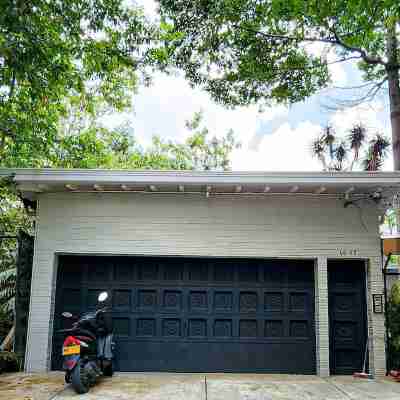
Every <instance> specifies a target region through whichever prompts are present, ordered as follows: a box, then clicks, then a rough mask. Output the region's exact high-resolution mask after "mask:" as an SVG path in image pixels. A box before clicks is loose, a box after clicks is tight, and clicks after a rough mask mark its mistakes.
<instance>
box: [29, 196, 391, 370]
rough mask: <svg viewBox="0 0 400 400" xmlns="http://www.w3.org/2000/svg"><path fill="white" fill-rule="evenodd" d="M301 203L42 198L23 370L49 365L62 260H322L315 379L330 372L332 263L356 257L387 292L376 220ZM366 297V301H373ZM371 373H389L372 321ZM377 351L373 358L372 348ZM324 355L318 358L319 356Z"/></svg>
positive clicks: (374, 285) (369, 213)
mask: <svg viewBox="0 0 400 400" xmlns="http://www.w3.org/2000/svg"><path fill="white" fill-rule="evenodd" d="M362 219H363V221H364V224H365V225H366V227H367V228H368V231H366V230H365V228H364V227H363V223H362V221H361V218H360V212H359V210H358V209H356V208H354V207H347V208H343V203H342V202H341V201H339V200H336V199H328V198H323V199H322V198H319V197H303V196H286V197H276V196H265V197H264V196H259V197H254V196H249V197H245V196H235V197H234V196H232V197H230V196H221V197H210V198H209V199H206V198H205V196H194V195H186V194H179V195H161V194H151V195H149V194H147V195H145V194H133V193H114V194H110V193H108V194H107V193H88V194H83V193H80V194H79V193H59V194H56V193H55V194H43V195H41V196H40V201H39V212H38V226H37V235H36V243H35V255H34V266H33V276H32V298H31V311H30V318H29V331H28V346H27V353H26V369H27V370H28V371H43V370H46V369H47V368H49V365H50V349H51V334H50V332H51V330H52V313H53V309H54V294H55V293H54V292H55V291H54V282H55V274H56V263H55V260H56V257H55V254H56V253H81V254H126V255H186V256H222V257H231V256H233V257H282V258H288V257H294V258H301V257H304V258H314V259H317V258H318V264H317V270H318V273H319V275H318V276H317V282H316V283H317V288H316V290H317V293H316V298H317V308H316V317H317V338H316V340H317V344H318V346H319V348H320V349H321V351H319V350H318V348H317V358H318V371H319V373H320V374H321V375H326V374H327V372H328V371H329V339H328V336H327V334H326V332H327V331H328V327H327V295H326V290H327V289H326V280H327V277H326V259H327V258H340V257H341V254H342V252H343V250H344V251H346V252H348V251H349V250H353V249H355V250H356V251H357V255H356V256H355V258H361V259H371V260H372V261H371V263H370V268H369V276H370V279H369V283H368V284H369V287H370V289H371V290H372V291H373V292H377V291H378V292H379V291H381V290H382V285H381V278H380V275H379V274H380V266H379V262H378V260H379V252H380V247H379V239H378V233H377V232H378V220H377V212H376V210H375V208H374V207H373V205H370V204H365V206H364V207H363V212H362ZM369 298H370V296H368V299H369ZM369 318H370V321H371V324H370V332H371V334H373V336H371V346H372V347H373V351H371V352H370V354H371V366H373V368H374V371H375V372H376V373H377V374H381V372H382V371H383V370H384V362H385V361H384V352H383V345H382V344H383V332H384V324H383V318H382V316H379V315H373V314H372V313H371V312H370V313H369ZM372 347H371V348H372ZM319 353H321V354H319Z"/></svg>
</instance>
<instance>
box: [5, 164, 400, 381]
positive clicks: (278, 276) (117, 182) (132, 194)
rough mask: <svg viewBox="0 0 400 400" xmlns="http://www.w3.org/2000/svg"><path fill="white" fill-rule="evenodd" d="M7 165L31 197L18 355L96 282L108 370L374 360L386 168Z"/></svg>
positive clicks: (91, 298)
mask: <svg viewBox="0 0 400 400" xmlns="http://www.w3.org/2000/svg"><path fill="white" fill-rule="evenodd" d="M12 172H13V174H14V175H15V182H16V183H17V185H18V190H19V192H20V193H21V194H22V195H23V196H24V197H25V198H27V199H29V200H30V201H32V202H34V204H36V206H37V207H36V217H35V218H36V219H35V220H36V231H35V250H34V258H33V267H32V268H33V269H32V285H31V299H30V309H29V321H28V333H27V345H26V357H25V369H26V371H29V372H44V371H48V370H50V369H59V368H60V365H61V364H60V361H61V360H60V352H61V344H62V339H63V338H62V335H60V334H57V333H56V331H57V329H59V328H62V327H66V326H65V325H64V324H66V321H63V320H62V318H61V312H62V311H65V310H68V311H70V312H72V313H75V314H79V313H81V312H84V311H86V310H90V309H93V307H95V305H96V300H97V295H98V293H99V292H100V291H103V290H107V291H108V292H110V296H109V297H110V298H109V301H110V306H111V307H112V316H113V323H114V328H115V333H116V342H117V353H116V359H115V364H116V365H115V367H116V369H117V370H120V371H157V372H161V371H171V372H249V373H253V372H259V373H263V372H266V373H296V374H316V375H319V376H321V377H326V376H329V375H331V374H332V375H333V374H340V375H341V374H352V373H353V372H356V371H359V370H360V369H362V366H363V364H364V358H365V354H367V360H366V366H367V368H368V370H369V372H370V373H371V374H373V375H374V376H384V375H385V372H386V352H385V316H384V313H383V308H382V307H379V299H381V298H382V295H383V293H384V282H383V277H382V265H381V253H380V251H381V248H380V240H379V234H378V227H379V217H380V216H382V215H383V214H384V213H385V211H386V207H387V205H388V204H391V202H392V201H393V199H394V196H395V195H396V196H398V193H399V191H400V174H399V173H398V172H396V173H389V172H374V173H367V172H340V173H336V172H251V171H249V172H229V171H226V172H225V171H224V172H222V171H218V172H217V171H140V170H136V171H127V170H121V171H116V170H63V169H60V170H53V169H47V168H44V169H40V170H37V169H35V170H30V169H27V170H16V171H12ZM7 174H8V175H10V171H7ZM375 300H376V304H377V305H378V306H377V307H375V303H374V301H375ZM367 343H368V351H367V353H366V351H365V349H366V344H367Z"/></svg>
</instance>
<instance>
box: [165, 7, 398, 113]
mask: <svg viewBox="0 0 400 400" xmlns="http://www.w3.org/2000/svg"><path fill="white" fill-rule="evenodd" d="M159 3H160V8H161V13H162V17H163V18H164V20H165V21H167V23H168V24H169V25H168V32H169V33H170V40H169V42H168V43H166V47H167V48H168V53H169V54H171V55H173V59H174V61H175V64H176V66H177V67H179V68H182V69H183V70H184V71H185V74H186V77H187V78H188V79H189V80H190V81H191V82H192V83H193V84H195V85H199V86H202V87H203V88H205V89H206V90H207V91H208V92H209V93H210V94H211V95H212V97H213V98H214V99H215V100H216V101H218V102H221V103H223V104H226V105H233V106H236V105H246V104H250V103H256V102H261V103H267V104H269V103H271V102H272V103H274V102H277V103H294V102H298V101H301V100H304V99H305V98H307V97H309V96H310V95H312V94H313V93H315V92H317V91H318V90H319V89H321V88H323V87H325V86H326V85H327V84H328V83H329V80H330V75H329V70H328V61H327V59H326V58H325V57H322V56H319V55H315V54H314V53H313V52H311V51H309V50H308V46H309V44H311V43H321V44H322V45H324V46H327V47H328V48H330V49H331V54H334V53H336V55H337V59H338V60H339V59H342V58H343V59H346V58H348V57H359V59H360V60H362V61H363V63H364V64H367V65H369V66H370V67H369V68H371V66H375V67H374V68H375V69H378V70H382V66H383V65H384V57H385V32H386V29H385V26H386V24H387V20H388V19H390V18H392V19H393V18H395V19H396V20H397V21H398V19H399V12H398V11H399V6H398V4H397V2H395V1H390V0H386V1H384V2H378V3H377V2H376V1H375V0H362V1H361V0H346V1H344V0H332V1H317V0H310V1H302V0H286V1H281V0H269V1H263V2H259V1H254V0H250V1H238V0H219V1H214V2H207V1H202V0H193V1H189V2H188V1H183V0H159ZM171 26H172V27H173V28H171ZM171 32H173V33H175V35H176V37H175V38H173V35H172V34H171ZM375 75H376V74H375ZM366 76H368V75H366Z"/></svg>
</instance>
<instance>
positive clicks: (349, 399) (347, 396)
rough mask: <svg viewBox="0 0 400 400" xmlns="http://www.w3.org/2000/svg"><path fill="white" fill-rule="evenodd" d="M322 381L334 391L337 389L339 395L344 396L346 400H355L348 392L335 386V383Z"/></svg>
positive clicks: (328, 380) (327, 380) (326, 380)
mask: <svg viewBox="0 0 400 400" xmlns="http://www.w3.org/2000/svg"><path fill="white" fill-rule="evenodd" d="M324 381H325V382H326V383H327V384H330V385H332V386H333V387H334V388H335V389H337V390H338V391H339V392H340V393H342V394H344V395H345V396H346V399H348V400H355V398H354V397H353V396H351V395H350V394H349V393H348V392H346V391H345V390H344V389H342V388H341V387H340V386H339V385H336V383H335V382H333V381H331V380H330V379H324Z"/></svg>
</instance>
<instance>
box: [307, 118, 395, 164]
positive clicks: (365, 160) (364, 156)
mask: <svg viewBox="0 0 400 400" xmlns="http://www.w3.org/2000/svg"><path fill="white" fill-rule="evenodd" d="M389 147H390V141H389V140H388V139H386V138H385V137H384V136H383V135H381V134H379V133H377V134H375V135H373V136H372V137H369V136H368V132H367V130H366V128H365V127H364V126H363V125H354V126H353V128H352V129H351V130H350V131H349V133H348V135H347V136H346V137H344V138H341V137H339V136H338V135H336V133H335V131H334V129H333V128H332V127H331V126H328V127H326V128H325V129H324V130H323V132H322V133H321V135H320V136H319V137H318V138H316V139H315V140H314V142H313V143H312V153H313V155H314V156H316V157H317V158H318V159H319V160H320V162H321V164H322V167H323V170H324V171H352V170H353V168H355V167H356V166H357V164H359V163H361V167H362V169H364V170H365V171H378V170H379V169H381V167H382V165H383V162H384V160H385V158H386V157H387V154H388V148H389Z"/></svg>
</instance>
